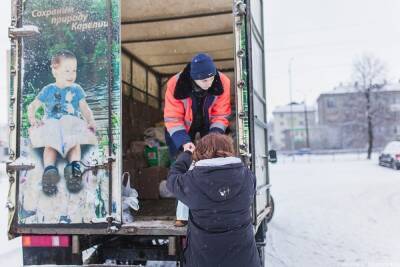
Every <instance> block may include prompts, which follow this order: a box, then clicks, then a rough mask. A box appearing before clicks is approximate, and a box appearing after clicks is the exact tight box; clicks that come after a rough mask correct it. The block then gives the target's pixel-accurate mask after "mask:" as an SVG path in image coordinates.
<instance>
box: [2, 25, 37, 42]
mask: <svg viewBox="0 0 400 267" xmlns="http://www.w3.org/2000/svg"><path fill="white" fill-rule="evenodd" d="M37 34H40V31H39V28H38V27H37V26H34V25H25V26H23V27H21V28H17V27H14V26H11V27H9V28H8V37H9V38H10V39H14V38H18V37H29V36H35V35H37Z"/></svg>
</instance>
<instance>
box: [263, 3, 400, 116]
mask: <svg viewBox="0 0 400 267" xmlns="http://www.w3.org/2000/svg"><path fill="white" fill-rule="evenodd" d="M264 3H265V10H266V12H265V14H266V16H265V22H266V38H265V41H266V46H267V53H266V57H267V65H266V66H267V97H268V103H269V107H268V109H269V112H271V111H272V109H273V108H274V106H276V105H283V104H287V103H288V102H289V82H288V80H289V78H288V77H289V74H288V68H289V62H290V59H291V58H293V60H292V91H293V99H294V100H295V101H303V99H304V98H306V100H307V103H308V104H313V103H315V102H314V101H315V100H316V98H317V96H318V95H319V94H320V93H321V92H323V91H329V90H331V89H332V88H333V87H334V86H335V85H338V84H339V83H340V82H343V83H346V82H350V81H351V76H352V65H353V62H354V60H355V58H356V57H359V56H360V55H362V54H363V53H369V54H373V55H375V56H376V57H378V58H380V59H381V60H382V61H383V62H384V63H385V64H386V66H387V70H388V73H387V79H388V80H389V81H398V80H399V79H400V16H399V15H398V14H399V12H400V1H398V0H330V1H329V0H325V1H321V0H301V1H292V0H265V1H264Z"/></svg>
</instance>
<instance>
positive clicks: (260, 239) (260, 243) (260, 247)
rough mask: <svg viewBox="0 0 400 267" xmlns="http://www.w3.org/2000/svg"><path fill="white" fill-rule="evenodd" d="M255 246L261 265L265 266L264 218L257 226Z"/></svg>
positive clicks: (265, 237)
mask: <svg viewBox="0 0 400 267" xmlns="http://www.w3.org/2000/svg"><path fill="white" fill-rule="evenodd" d="M255 239H256V246H257V251H258V255H259V256H260V260H261V266H266V259H265V246H266V245H267V220H266V218H265V219H264V220H263V221H262V222H261V224H260V226H259V227H258V230H257V233H256V236H255Z"/></svg>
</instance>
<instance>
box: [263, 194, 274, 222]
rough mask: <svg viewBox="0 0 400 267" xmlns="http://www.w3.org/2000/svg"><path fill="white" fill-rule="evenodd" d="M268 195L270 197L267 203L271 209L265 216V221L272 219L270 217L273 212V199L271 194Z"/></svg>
mask: <svg viewBox="0 0 400 267" xmlns="http://www.w3.org/2000/svg"><path fill="white" fill-rule="evenodd" d="M269 197H270V199H269V204H270V207H271V211H270V212H269V213H268V214H267V216H266V217H265V220H266V221H267V223H269V222H270V221H271V220H272V217H273V216H274V212H275V203H274V199H273V198H272V195H270V196H269Z"/></svg>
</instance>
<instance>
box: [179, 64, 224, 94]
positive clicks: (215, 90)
mask: <svg viewBox="0 0 400 267" xmlns="http://www.w3.org/2000/svg"><path fill="white" fill-rule="evenodd" d="M178 75H179V77H178V80H177V82H176V87H175V92H174V97H175V98H176V99H185V98H188V97H190V94H191V92H192V86H193V85H192V82H193V80H192V78H191V77H190V63H189V64H187V65H186V67H185V68H184V69H183V71H182V72H181V73H179V74H178ZM223 92H224V87H223V86H222V81H221V78H220V77H219V72H218V71H217V74H216V75H215V79H214V81H213V83H212V84H211V87H210V88H209V89H208V93H209V94H211V95H214V96H219V95H222V93H223Z"/></svg>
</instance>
